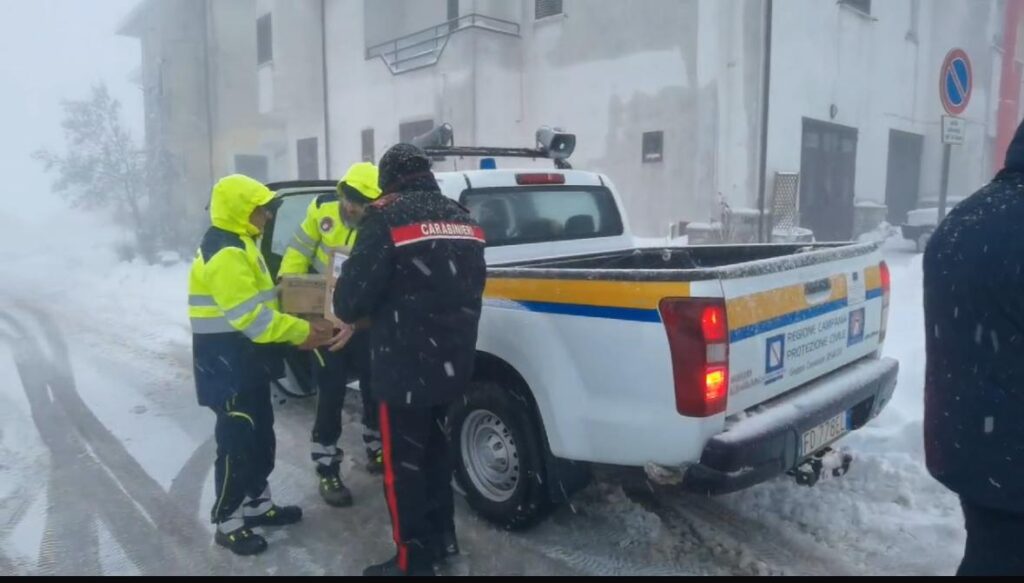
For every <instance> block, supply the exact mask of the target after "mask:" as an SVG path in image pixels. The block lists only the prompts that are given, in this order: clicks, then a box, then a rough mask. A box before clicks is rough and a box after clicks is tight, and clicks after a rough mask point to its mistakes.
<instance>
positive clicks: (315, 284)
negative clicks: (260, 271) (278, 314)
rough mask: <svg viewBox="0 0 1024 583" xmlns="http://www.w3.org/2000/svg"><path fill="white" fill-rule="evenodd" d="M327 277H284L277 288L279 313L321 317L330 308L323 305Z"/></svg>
mask: <svg viewBox="0 0 1024 583" xmlns="http://www.w3.org/2000/svg"><path fill="white" fill-rule="evenodd" d="M327 287H328V284H327V277H326V276H323V275H286V276H284V277H282V278H281V284H280V285H279V286H278V289H279V290H280V295H281V311H283V312H284V313H286V314H292V315H294V316H303V317H316V316H321V315H323V314H324V313H325V311H326V310H329V309H330V308H329V307H328V306H326V305H325V304H324V300H325V299H326V297H327V295H326V293H325V291H324V290H325V289H327Z"/></svg>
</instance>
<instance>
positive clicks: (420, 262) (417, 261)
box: [412, 257, 433, 277]
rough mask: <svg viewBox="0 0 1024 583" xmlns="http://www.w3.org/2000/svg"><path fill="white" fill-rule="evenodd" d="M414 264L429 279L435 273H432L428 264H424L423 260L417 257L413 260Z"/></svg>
mask: <svg viewBox="0 0 1024 583" xmlns="http://www.w3.org/2000/svg"><path fill="white" fill-rule="evenodd" d="M412 264H413V265H415V266H416V268H417V269H419V270H420V271H422V272H423V275H425V276H427V277H430V275H431V274H432V273H433V272H432V271H430V268H429V267H427V264H426V263H423V260H422V259H420V258H419V257H417V258H416V259H413V260H412Z"/></svg>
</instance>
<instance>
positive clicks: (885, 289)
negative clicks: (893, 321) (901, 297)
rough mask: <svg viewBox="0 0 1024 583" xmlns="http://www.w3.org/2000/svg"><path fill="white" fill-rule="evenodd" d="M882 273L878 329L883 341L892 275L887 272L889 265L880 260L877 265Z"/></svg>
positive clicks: (887, 326)
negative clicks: (880, 317)
mask: <svg viewBox="0 0 1024 583" xmlns="http://www.w3.org/2000/svg"><path fill="white" fill-rule="evenodd" d="M879 269H880V271H881V273H882V326H881V328H880V329H879V330H880V331H879V333H878V337H879V340H881V341H883V342H884V341H885V334H886V332H887V331H888V329H889V298H890V296H891V295H892V276H891V275H890V274H889V265H888V264H887V263H886V262H884V261H883V262H882V263H881V264H880V265H879Z"/></svg>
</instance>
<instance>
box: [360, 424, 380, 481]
mask: <svg viewBox="0 0 1024 583" xmlns="http://www.w3.org/2000/svg"><path fill="white" fill-rule="evenodd" d="M363 445H365V446H366V471H367V472H370V473H371V474H373V475H378V474H383V473H384V450H383V449H381V447H382V446H381V437H380V432H379V431H374V430H372V429H364V430H363Z"/></svg>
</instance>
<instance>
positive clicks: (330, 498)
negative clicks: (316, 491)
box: [317, 468, 352, 508]
mask: <svg viewBox="0 0 1024 583" xmlns="http://www.w3.org/2000/svg"><path fill="white" fill-rule="evenodd" d="M317 474H318V475H319V476H320V497H321V498H323V499H324V502H326V503H327V504H328V506H333V507H335V508H346V507H348V506H352V492H351V491H349V489H348V488H346V487H345V484H344V483H342V481H341V476H340V475H339V473H338V469H337V468H334V470H333V472H332V471H327V472H323V473H321V472H317Z"/></svg>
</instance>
